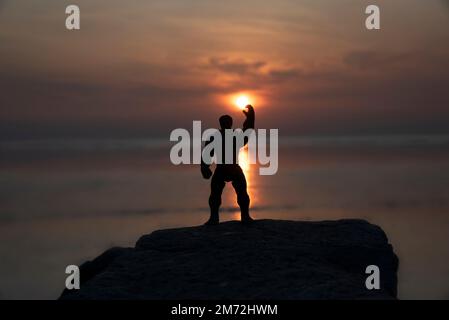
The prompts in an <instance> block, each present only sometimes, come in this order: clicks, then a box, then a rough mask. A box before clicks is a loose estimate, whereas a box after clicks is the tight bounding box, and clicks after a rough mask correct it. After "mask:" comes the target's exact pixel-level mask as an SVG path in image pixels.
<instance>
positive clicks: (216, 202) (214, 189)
mask: <svg viewBox="0 0 449 320" xmlns="http://www.w3.org/2000/svg"><path fill="white" fill-rule="evenodd" d="M225 185H226V183H225V181H224V180H223V178H222V177H221V175H220V174H217V173H216V172H215V174H214V175H213V176H212V181H211V184H210V187H211V192H210V197H209V207H210V218H209V220H208V221H207V222H206V225H214V224H218V223H219V221H220V218H219V215H218V210H219V209H220V205H221V194H222V193H223V189H224V187H225Z"/></svg>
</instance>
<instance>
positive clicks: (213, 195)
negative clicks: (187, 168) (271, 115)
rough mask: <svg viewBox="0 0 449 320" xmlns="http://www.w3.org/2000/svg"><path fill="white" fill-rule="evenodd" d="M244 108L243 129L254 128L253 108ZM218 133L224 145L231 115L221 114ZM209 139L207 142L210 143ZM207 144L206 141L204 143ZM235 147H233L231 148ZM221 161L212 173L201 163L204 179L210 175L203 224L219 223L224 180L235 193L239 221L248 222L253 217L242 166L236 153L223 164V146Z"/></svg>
mask: <svg viewBox="0 0 449 320" xmlns="http://www.w3.org/2000/svg"><path fill="white" fill-rule="evenodd" d="M245 109H246V110H243V113H244V114H245V116H246V120H245V122H244V123H243V131H246V130H248V129H254V122H255V113H254V108H253V107H252V106H251V105H247V106H246V108H245ZM219 121H220V127H221V129H220V133H221V135H222V142H223V145H224V141H225V138H224V134H225V130H226V129H232V117H231V116H229V115H224V116H221V117H220V119H219ZM210 142H211V141H209V142H208V143H210ZM246 142H247V141H246V140H245V144H246ZM206 144H207V143H206ZM233 149H235V148H233ZM222 150H223V152H222V161H221V164H217V167H216V168H215V172H214V173H213V175H212V171H211V169H210V167H209V165H207V164H206V163H204V162H202V163H201V173H202V175H203V177H204V178H205V179H209V178H210V177H211V176H212V181H211V192H210V197H209V207H210V218H209V220H208V221H207V222H206V223H205V225H216V224H218V223H219V221H220V218H219V214H218V211H219V209H220V205H221V194H222V193H223V189H224V187H225V185H226V182H231V183H232V186H233V187H234V189H235V192H236V193H237V203H238V205H239V207H240V212H241V221H242V223H245V224H246V223H250V222H252V221H253V219H252V218H251V217H250V215H249V203H250V199H249V195H248V192H247V190H246V189H247V188H246V179H245V175H244V174H243V171H242V168H240V166H239V165H238V163H237V159H238V154H235V150H234V154H233V163H231V164H225V161H224V159H226V156H225V148H223V149H222Z"/></svg>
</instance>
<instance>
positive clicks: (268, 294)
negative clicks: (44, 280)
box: [61, 220, 398, 299]
mask: <svg viewBox="0 0 449 320" xmlns="http://www.w3.org/2000/svg"><path fill="white" fill-rule="evenodd" d="M368 265H377V266H378V267H379V268H380V281H381V288H380V290H368V289H367V288H366V287H365V280H366V277H367V276H368V275H367V274H365V270H366V267H367V266H368ZM397 268H398V259H397V257H396V255H395V254H394V252H393V249H392V247H391V245H390V244H389V243H388V239H387V237H386V235H385V233H384V232H383V231H382V229H380V228H379V227H377V226H375V225H372V224H369V223H368V222H366V221H363V220H341V221H323V222H295V221H278V220H259V221H256V222H255V223H253V224H252V225H249V226H245V225H241V224H240V222H237V221H233V222H225V223H222V224H220V225H218V226H212V227H206V226H199V227H189V228H181V229H168V230H159V231H155V232H153V233H151V234H150V235H145V236H142V237H141V238H140V239H139V241H137V244H136V247H135V248H126V249H125V248H113V249H110V250H108V251H106V252H105V253H103V254H102V255H101V256H99V257H98V258H96V259H95V260H93V261H90V262H87V263H85V264H84V265H82V266H81V268H80V269H81V281H82V284H81V289H80V290H72V291H68V290H65V291H64V292H63V294H62V296H61V298H62V299H392V298H396V285H397V277H396V272H397Z"/></svg>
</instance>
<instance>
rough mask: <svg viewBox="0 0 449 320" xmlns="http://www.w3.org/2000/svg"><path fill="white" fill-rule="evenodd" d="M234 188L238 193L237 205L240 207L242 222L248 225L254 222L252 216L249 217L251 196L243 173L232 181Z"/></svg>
mask: <svg viewBox="0 0 449 320" xmlns="http://www.w3.org/2000/svg"><path fill="white" fill-rule="evenodd" d="M232 186H233V187H234V189H235V192H236V193H237V203H238V204H239V207H240V213H241V220H242V222H243V223H248V222H251V221H253V219H252V218H251V216H250V215H249V203H250V199H249V195H248V192H247V190H246V189H247V186H246V179H245V175H244V174H243V171H241V170H240V171H239V172H237V174H236V176H235V178H234V180H233V181H232Z"/></svg>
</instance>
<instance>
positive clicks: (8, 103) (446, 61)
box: [0, 0, 449, 140]
mask: <svg viewBox="0 0 449 320" xmlns="http://www.w3.org/2000/svg"><path fill="white" fill-rule="evenodd" d="M69 4H77V5H79V7H80V9H81V30H79V31H68V30H66V29H65V18H66V14H65V7H66V6H67V5H69ZM368 4H378V5H379V6H380V7H381V28H382V29H381V30H380V31H368V30H366V29H365V27H364V21H365V17H366V16H365V14H364V10H365V8H366V6H367V5H368ZM0 90H1V94H0V105H1V108H0V134H1V136H0V139H2V140H5V139H19V138H27V139H28V138H60V137H83V138H88V137H92V138H98V137H104V138H129V137H139V138H145V137H167V136H168V133H169V132H170V131H171V130H173V129H174V128H178V127H185V128H189V127H191V125H192V120H204V121H205V126H216V125H217V118H218V117H219V116H220V115H222V114H224V113H229V114H231V115H233V116H235V118H236V120H235V121H236V124H240V123H241V122H242V121H243V115H242V114H240V111H239V110H238V109H237V108H236V107H234V106H232V104H230V100H229V99H230V97H231V96H232V95H235V94H236V93H239V92H247V93H249V94H250V95H251V96H252V97H253V98H254V101H255V107H256V112H257V125H258V127H261V128H279V129H280V133H281V134H282V135H329V134H330V135H344V134H396V133H398V134H431V133H449V1H444V0H428V1H423V0H394V1H391V0H389V1H381V0H375V1H356V0H340V1H334V0H326V1H325V0H302V1H300V0H276V1H264V0H250V1H242V0H239V1H234V0H227V1H211V0H205V1H203V0H176V1H171V0H162V1H156V0H151V1H144V0H128V1H122V0H102V1H92V0H75V1H59V0H40V1H30V0H28V1H25V0H6V1H4V0H0Z"/></svg>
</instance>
